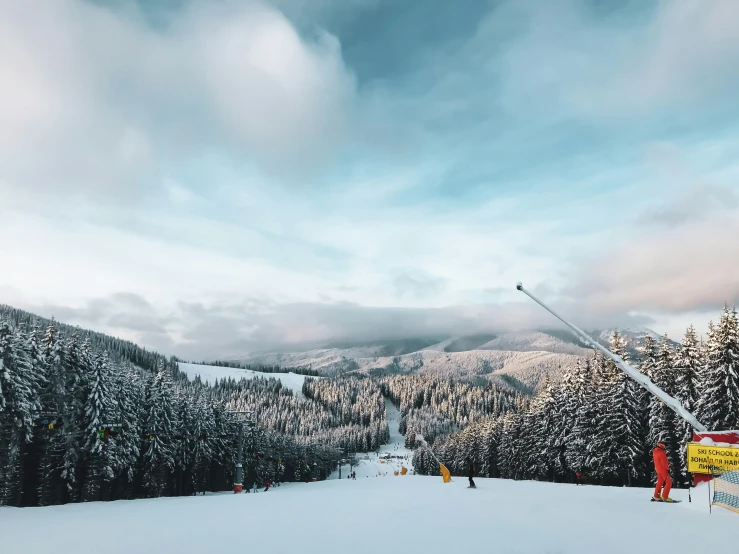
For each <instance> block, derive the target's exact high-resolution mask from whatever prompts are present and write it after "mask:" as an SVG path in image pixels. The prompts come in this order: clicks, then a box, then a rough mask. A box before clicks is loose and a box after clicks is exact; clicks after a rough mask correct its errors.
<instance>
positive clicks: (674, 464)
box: [648, 336, 682, 472]
mask: <svg viewBox="0 0 739 554" xmlns="http://www.w3.org/2000/svg"><path fill="white" fill-rule="evenodd" d="M674 367H675V353H674V351H673V349H672V346H671V345H670V341H669V340H668V338H667V336H664V337H662V340H661V341H660V346H659V352H658V354H657V362H656V366H655V368H654V371H653V381H654V383H655V384H656V385H657V386H658V387H659V388H661V389H662V390H663V391H665V392H666V393H667V394H669V395H674V394H675V388H676V376H675V370H674ZM679 437H680V432H679V430H678V426H677V421H676V418H675V414H674V412H673V411H672V409H670V408H669V407H667V405H666V404H664V403H663V402H662V401H661V400H660V399H659V398H657V397H656V396H652V397H651V398H650V403H649V441H648V442H649V444H650V445H651V448H654V447H655V446H656V444H657V443H659V442H662V443H664V445H665V449H666V452H667V459H668V461H669V464H670V468H671V470H672V471H673V472H676V471H677V470H678V468H679V467H680V464H681V462H680V460H681V458H682V456H681V448H680V439H679Z"/></svg>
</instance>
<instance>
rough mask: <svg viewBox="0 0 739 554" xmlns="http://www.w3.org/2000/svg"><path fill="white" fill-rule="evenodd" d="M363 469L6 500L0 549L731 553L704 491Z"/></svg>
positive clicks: (114, 553) (722, 517) (727, 528)
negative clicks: (344, 474)
mask: <svg viewBox="0 0 739 554" xmlns="http://www.w3.org/2000/svg"><path fill="white" fill-rule="evenodd" d="M476 481H477V487H478V488H477V489H476V490H468V489H467V488H466V487H467V481H466V479H462V478H457V479H455V480H454V481H453V482H452V483H449V484H443V483H442V481H441V478H440V477H420V476H413V475H407V476H405V477H394V476H390V477H376V478H374V477H363V478H358V479H357V480H356V481H349V480H347V479H342V480H329V481H324V482H320V483H309V484H306V483H295V484H287V485H282V486H281V487H279V488H276V489H273V490H270V491H269V492H267V493H262V492H260V493H259V494H241V495H234V494H229V493H226V494H218V495H209V496H199V497H187V498H159V499H152V500H133V501H118V502H110V503H90V504H70V505H66V506H54V507H47V508H20V509H19V508H0V537H2V539H0V541H1V542H0V545H1V548H0V551H2V553H3V554H50V553H55V554H131V553H136V554H161V553H173V554H174V553H183V554H196V553H203V554H210V553H227V552H258V553H264V554H283V553H284V554H295V553H296V552H300V553H303V554H334V553H341V554H344V553H346V552H352V554H364V553H367V554H369V553H371V554H377V553H378V552H381V553H393V552H406V553H408V552H419V553H423V554H437V553H438V554H449V553H452V552H500V553H519V554H524V553H531V554H533V553H536V554H542V553H554V552H557V553H567V554H594V553H598V554H611V553H612V554H617V553H618V554H622V553H624V552H627V553H629V554H640V553H650V554H651V553H654V552H696V553H697V552H732V551H734V549H735V547H736V533H737V529H739V517H738V516H737V515H736V514H733V513H730V512H727V511H723V510H720V509H716V508H714V513H713V515H709V514H708V508H707V505H706V502H707V499H706V494H705V490H704V491H702V492H703V494H699V493H700V492H701V491H695V492H694V495H693V503H692V504H690V503H688V502H687V492H686V491H675V494H674V496H675V498H679V499H681V500H683V502H682V503H681V504H675V505H664V504H656V503H652V502H650V501H649V497H650V495H651V491H650V490H648V489H628V488H609V487H590V486H582V487H578V486H574V485H558V484H551V483H538V482H527V481H506V480H497V479H496V480H493V479H477V480H476Z"/></svg>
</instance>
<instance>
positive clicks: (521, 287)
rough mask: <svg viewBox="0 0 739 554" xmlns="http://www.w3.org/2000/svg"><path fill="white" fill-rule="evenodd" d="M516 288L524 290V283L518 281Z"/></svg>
mask: <svg viewBox="0 0 739 554" xmlns="http://www.w3.org/2000/svg"><path fill="white" fill-rule="evenodd" d="M516 290H523V283H522V282H521V281H519V282H518V283H516Z"/></svg>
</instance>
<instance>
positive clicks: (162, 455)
mask: <svg viewBox="0 0 739 554" xmlns="http://www.w3.org/2000/svg"><path fill="white" fill-rule="evenodd" d="M145 410H146V415H145V421H144V426H145V432H146V433H147V436H148V440H147V441H146V444H145V446H144V452H143V459H144V464H145V466H146V471H145V472H144V483H143V484H144V488H145V489H146V490H147V492H148V494H149V495H150V496H161V495H163V494H164V492H165V490H166V487H167V484H168V478H169V475H170V472H171V471H172V470H173V469H174V454H173V451H172V436H173V434H174V433H173V425H172V419H173V417H172V385H171V381H170V379H169V375H168V370H167V369H165V367H164V364H163V363H160V365H159V370H158V371H157V374H156V376H155V377H154V378H153V379H151V380H150V381H149V385H148V387H147V395H146V399H145Z"/></svg>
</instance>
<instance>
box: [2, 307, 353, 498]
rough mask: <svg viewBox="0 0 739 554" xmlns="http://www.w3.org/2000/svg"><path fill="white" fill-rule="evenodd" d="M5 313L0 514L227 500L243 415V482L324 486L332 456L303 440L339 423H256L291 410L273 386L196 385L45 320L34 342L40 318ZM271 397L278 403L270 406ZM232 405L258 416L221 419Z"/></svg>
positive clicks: (140, 354) (170, 369)
mask: <svg viewBox="0 0 739 554" xmlns="http://www.w3.org/2000/svg"><path fill="white" fill-rule="evenodd" d="M10 313H11V315H12V316H13V317H12V318H5V319H3V320H0V505H11V506H38V505H41V506H45V505H51V504H61V503H67V502H79V501H95V500H115V499H120V498H140V497H155V496H164V495H188V494H193V493H195V492H198V491H206V490H228V489H230V488H231V487H232V485H233V479H234V462H235V460H236V458H237V457H238V454H237V453H238V448H237V447H238V436H239V429H240V425H241V423H240V421H239V420H240V419H243V418H244V417H245V418H246V423H245V425H246V427H247V430H249V432H248V433H247V435H248V436H247V437H246V439H245V442H244V448H243V451H242V452H243V458H242V463H243V464H244V466H245V467H246V468H247V478H248V479H251V480H252V482H258V483H259V484H260V485H262V484H263V483H264V482H265V481H266V480H268V479H269V480H274V479H282V480H296V479H300V480H303V479H308V478H311V477H316V478H325V477H326V476H327V475H328V473H329V472H330V471H331V470H332V469H333V467H334V466H335V464H336V461H337V460H338V459H339V458H340V456H341V455H342V453H341V451H340V450H339V449H338V448H336V447H332V446H330V444H331V443H329V442H328V441H326V442H322V440H321V439H322V438H323V437H322V436H321V435H319V434H315V435H314V436H312V435H311V433H312V432H314V431H315V432H317V431H320V432H321V433H323V434H326V433H328V432H329V431H330V430H331V429H330V428H331V427H332V426H333V427H338V426H340V425H341V423H340V420H339V418H337V417H336V416H334V415H333V414H331V413H330V412H327V411H326V410H325V409H324V408H323V407H321V406H320V404H318V403H315V402H310V403H307V402H306V403H305V404H307V405H309V406H310V407H311V408H312V409H313V412H314V413H315V414H316V417H315V420H316V421H317V422H318V423H315V422H314V425H313V427H309V428H306V425H302V424H301V425H302V427H301V425H296V424H295V421H296V420H300V418H301V414H300V413H297V414H293V416H292V418H289V417H286V418H282V419H281V420H279V421H280V423H278V424H275V425H274V426H273V427H269V426H265V425H264V422H267V423H269V422H271V421H272V419H271V418H272V417H274V414H275V410H278V409H280V408H283V409H286V410H288V411H289V410H290V409H291V408H290V406H291V405H292V404H291V402H295V398H294V397H293V396H292V392H291V391H286V390H284V389H283V388H282V387H281V384H280V383H279V381H277V380H275V379H261V380H258V381H256V382H252V381H247V380H242V382H240V383H231V384H230V385H223V384H219V386H218V387H208V386H207V385H205V384H203V383H202V382H200V380H199V379H196V380H195V381H193V382H189V381H188V380H187V379H186V378H185V377H184V375H183V374H181V373H180V372H179V370H178V368H177V364H176V362H174V361H173V360H170V361H168V360H166V359H165V358H164V357H163V356H161V355H158V354H155V353H148V352H146V351H145V350H143V349H139V348H138V347H135V346H132V345H130V343H125V342H124V341H117V340H116V339H112V338H110V337H105V336H104V335H99V334H94V333H85V332H82V331H81V330H79V329H74V328H71V327H68V326H64V325H61V324H58V323H56V322H53V321H48V320H47V325H46V328H45V331H44V332H42V328H41V327H40V323H42V322H43V321H45V320H41V319H33V318H27V317H25V312H19V311H12V312H10ZM27 324H30V327H29V326H27ZM107 348H111V351H114V352H115V353H116V355H115V357H113V356H111V355H110V352H109V351H108V350H107ZM129 355H130V356H131V359H129V358H127V356H129ZM139 363H141V364H142V365H143V366H144V367H142V366H140V365H138V364H139ZM152 363H155V365H154V369H153V370H152V369H150V368H149V366H150V365H151V364H152ZM260 395H261V396H263V397H262V398H260V399H259V400H258V401H257V400H254V398H256V397H259V396H260ZM239 398H240V399H241V400H242V402H241V403H239V402H238V401H236V400H237V399H239ZM274 398H285V399H286V400H285V403H280V402H276V403H275V404H274V406H271V405H270V400H271V399H274ZM242 405H245V406H251V407H253V406H255V405H256V406H260V407H263V408H264V409H263V410H262V411H261V412H260V411H259V410H254V411H253V412H252V413H251V414H247V415H246V416H245V415H239V414H235V413H232V412H233V410H236V409H239V407H240V406H242ZM286 406H287V407H286ZM305 409H309V408H305ZM259 416H262V418H263V421H262V422H260V421H259V419H258V418H259ZM307 421H308V422H309V423H310V421H312V419H311V418H307ZM280 426H282V427H283V429H282V430H280V429H279V427H280ZM293 427H296V428H295V429H293ZM295 431H297V432H295ZM363 431H365V430H364V429H363ZM291 432H294V433H295V434H291ZM345 434H346V435H347V436H348V437H353V436H355V435H356V434H357V430H356V429H348V430H345ZM295 435H298V436H295ZM333 442H338V439H335V438H334V440H333ZM250 484H251V483H250V482H246V483H245V485H250Z"/></svg>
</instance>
